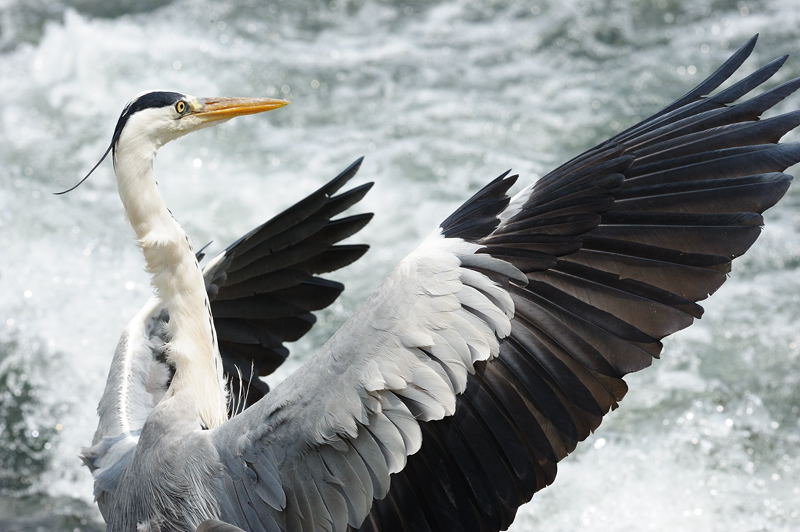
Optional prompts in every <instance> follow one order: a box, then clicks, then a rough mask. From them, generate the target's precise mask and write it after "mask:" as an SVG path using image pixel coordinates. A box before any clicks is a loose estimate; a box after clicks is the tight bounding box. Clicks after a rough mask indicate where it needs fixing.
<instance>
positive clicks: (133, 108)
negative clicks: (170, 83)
mask: <svg viewBox="0 0 800 532" xmlns="http://www.w3.org/2000/svg"><path fill="white" fill-rule="evenodd" d="M181 98H185V95H184V94H181V93H180V92H166V91H154V92H148V93H146V94H142V95H141V96H139V97H138V98H136V99H135V100H133V101H132V102H130V103H129V104H128V105H126V106H125V109H123V110H122V114H121V115H119V120H117V126H116V127H115V128H114V136H113V137H112V138H111V145H112V146H114V147H116V145H117V141H118V140H119V136H120V135H121V134H122V128H124V127H125V124H127V123H128V119H129V118H130V117H131V116H132V115H133V114H134V113H138V112H139V111H141V110H142V109H150V108H158V107H167V106H169V105H172V104H174V103H176V102H177V101H178V100H180V99H181Z"/></svg>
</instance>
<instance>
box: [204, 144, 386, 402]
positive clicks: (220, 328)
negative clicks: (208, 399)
mask: <svg viewBox="0 0 800 532" xmlns="http://www.w3.org/2000/svg"><path fill="white" fill-rule="evenodd" d="M361 161H362V159H358V160H356V161H355V162H353V163H352V164H351V165H350V166H348V167H347V168H346V169H345V170H344V171H342V172H341V173H340V174H339V175H337V176H336V177H335V178H333V179H332V180H331V181H330V182H328V183H327V184H325V185H324V186H322V187H321V188H319V189H318V190H317V191H315V192H314V193H312V194H311V195H309V196H307V197H306V198H304V199H303V200H301V201H300V202H298V203H296V204H295V205H293V206H291V207H289V208H288V209H286V210H285V211H283V212H282V213H280V214H278V215H277V216H275V217H274V218H272V219H271V220H269V221H267V222H265V223H264V224H262V225H260V226H258V227H256V228H255V229H253V230H252V231H250V232H249V233H247V234H246V235H244V236H243V237H241V238H240V239H239V240H237V241H236V242H234V243H233V244H231V245H230V246H228V248H227V249H226V250H225V251H223V252H222V253H220V254H219V255H217V256H216V257H214V258H213V259H212V260H211V261H210V262H209V263H208V265H207V266H206V267H205V268H204V269H203V275H204V277H205V280H206V289H207V291H208V296H209V300H210V302H211V314H212V316H213V317H214V326H215V328H216V331H217V339H218V342H219V351H220V355H221V356H222V363H223V366H224V369H225V373H226V374H227V375H228V376H229V383H230V393H231V394H232V395H233V401H232V403H233V404H234V405H241V406H245V407H246V406H250V405H251V404H253V403H255V402H256V401H257V400H258V399H260V398H261V397H263V396H264V395H265V394H266V393H267V391H268V388H267V384H266V383H265V382H263V381H261V380H260V379H258V378H257V377H258V376H262V377H263V376H266V375H269V374H270V373H272V372H273V371H275V369H276V368H277V367H278V366H280V365H281V364H282V363H283V361H284V360H285V359H286V357H287V356H288V355H289V350H288V349H287V348H286V346H285V345H284V344H285V343H286V342H293V341H296V340H298V339H300V338H301V337H302V336H303V335H304V334H305V333H306V332H308V330H309V329H310V328H311V327H312V326H313V325H314V323H315V322H316V317H315V316H314V314H313V311H316V310H321V309H323V308H325V307H327V306H328V305H330V304H331V303H333V302H334V301H335V300H336V298H337V297H339V294H341V293H342V290H344V285H343V284H341V283H339V282H336V281H331V280H329V279H325V278H323V277H320V276H319V274H322V273H329V272H333V271H335V270H338V269H339V268H342V267H344V266H347V265H348V264H350V263H352V262H354V261H355V260H357V259H358V258H360V257H361V256H362V255H363V254H364V253H366V251H367V249H369V246H367V245H364V244H338V242H340V241H341V240H344V239H345V238H347V237H349V236H351V235H353V234H355V233H356V232H358V231H359V230H361V228H363V227H364V226H365V225H366V224H367V223H368V222H369V221H370V220H371V219H372V214H371V213H365V214H356V215H351V216H345V217H340V218H335V217H336V216H337V215H339V214H340V213H342V212H343V211H344V210H346V209H348V208H349V207H351V206H353V205H354V204H355V203H357V202H359V201H360V200H361V199H362V198H363V197H364V195H365V194H366V193H367V191H369V189H370V188H371V187H372V183H366V184H363V185H360V186H357V187H355V188H352V189H349V190H346V191H344V192H339V191H340V189H341V188H342V187H343V186H344V185H345V184H346V183H347V182H348V181H349V180H350V179H351V178H352V177H353V176H354V175H355V174H356V172H357V171H358V169H359V167H360V166H361Z"/></svg>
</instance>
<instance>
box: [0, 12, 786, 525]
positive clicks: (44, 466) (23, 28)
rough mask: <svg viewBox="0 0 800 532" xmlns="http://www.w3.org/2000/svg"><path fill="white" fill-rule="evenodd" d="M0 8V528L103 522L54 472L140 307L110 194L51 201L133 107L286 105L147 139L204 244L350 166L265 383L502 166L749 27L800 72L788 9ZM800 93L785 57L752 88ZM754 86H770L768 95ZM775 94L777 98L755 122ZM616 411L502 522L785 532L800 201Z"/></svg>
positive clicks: (554, 151) (522, 166)
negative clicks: (336, 260) (348, 180)
mask: <svg viewBox="0 0 800 532" xmlns="http://www.w3.org/2000/svg"><path fill="white" fill-rule="evenodd" d="M264 4H265V3H263V2H257V1H251V2H248V3H245V4H243V3H237V4H236V5H235V6H233V5H227V3H223V2H212V1H210V0H196V1H189V0H186V1H175V2H169V1H166V0H148V1H145V2H138V3H135V5H136V8H135V11H134V10H132V8H131V7H130V5H131V3H130V2H123V1H122V0H114V1H100V0H67V1H66V2H62V3H57V2H49V1H46V0H24V1H23V0H16V1H15V0H7V1H5V2H2V3H0V54H2V55H0V91H2V94H3V100H4V101H3V104H2V106H0V124H2V128H3V129H2V130H3V133H4V142H2V143H0V158H2V160H3V161H4V171H3V172H2V173H0V182H2V187H0V231H1V232H2V235H3V239H2V242H3V244H4V246H3V263H2V267H1V268H0V280H1V284H0V286H2V290H0V385H2V389H0V398H2V399H1V401H2V402H0V449H1V450H0V453H2V456H0V464H2V466H3V472H2V474H0V483H1V484H0V530H4V531H6V530H8V531H16V530H20V531H22V530H37V529H39V530H101V529H102V528H103V526H102V522H101V520H100V517H99V514H98V512H97V510H96V509H95V508H94V506H93V505H92V502H91V493H92V486H91V478H90V475H89V473H88V472H87V471H86V470H84V469H83V468H82V466H81V465H80V463H79V461H78V459H77V453H78V450H79V448H80V447H81V446H82V445H85V444H87V443H88V442H89V440H90V439H91V435H92V433H93V430H94V426H95V421H96V418H95V413H94V411H95V405H96V401H97V400H98V399H99V397H100V392H101V390H102V387H103V385H104V383H105V374H106V371H107V368H108V364H109V361H110V357H111V353H112V350H113V347H114V345H115V343H116V339H117V336H118V334H119V332H120V331H121V330H122V328H123V326H124V324H125V323H126V321H127V320H128V319H129V318H130V317H131V316H132V315H133V314H134V313H135V312H136V310H138V308H139V306H140V305H141V304H143V303H144V301H145V300H146V298H147V297H148V295H149V285H148V279H147V277H146V276H145V274H144V272H143V268H142V265H143V263H142V259H141V257H140V256H139V252H138V250H137V248H136V247H135V245H134V242H133V237H132V233H131V231H130V230H129V228H128V226H127V222H126V221H125V219H124V217H123V214H122V209H121V207H120V205H119V201H118V199H117V197H116V191H115V188H114V183H113V179H112V175H111V165H110V164H106V165H105V166H103V167H101V169H100V170H98V172H97V174H96V175H94V176H93V177H92V178H91V179H90V180H89V181H88V182H87V183H86V184H85V185H84V186H83V187H81V189H79V190H77V191H76V192H74V193H72V194H70V195H68V196H66V197H53V196H51V195H50V194H49V193H50V192H52V191H56V190H59V189H63V188H66V187H67V186H69V185H71V184H72V183H73V182H74V181H75V180H76V179H77V178H78V177H80V176H81V175H82V173H83V172H84V171H85V170H87V169H88V168H89V167H91V165H92V164H93V163H94V162H95V160H96V159H97V158H98V157H99V155H100V154H101V153H102V152H103V150H104V148H105V147H106V146H107V143H108V140H109V137H110V135H111V130H112V127H113V124H114V122H115V120H116V117H117V115H118V113H119V112H120V110H121V109H122V107H123V105H124V104H125V102H126V101H127V100H128V99H129V98H130V97H131V96H133V95H134V94H136V93H138V92H140V91H142V90H146V89H153V88H166V89H171V90H178V91H182V92H188V93H192V94H195V95H197V96H213V95H230V96H235V95H243V96H267V97H286V98H288V99H290V100H292V101H293V102H294V103H293V105H291V106H290V107H287V108H286V109H282V110H280V111H277V112H274V113H269V114H268V115H265V116H262V117H256V118H242V119H237V120H236V121H235V122H234V123H232V124H228V125H225V126H222V127H219V128H214V129H211V130H207V131H206V132H203V133H198V134H194V135H190V136H189V137H187V138H185V139H182V140H180V141H179V142H176V143H174V144H172V145H169V146H167V147H166V148H165V149H164V150H162V153H161V154H160V157H159V160H158V162H157V168H156V172H157V175H159V177H160V182H161V186H162V191H163V194H164V195H165V197H166V201H167V203H168V204H169V205H170V207H171V209H172V211H173V212H174V213H175V215H176V216H177V217H178V219H179V220H181V222H182V223H183V224H184V226H185V227H186V229H187V231H188V232H189V234H190V235H191V236H192V238H193V240H194V242H195V243H197V244H203V243H205V242H206V241H209V240H213V241H214V243H215V244H214V245H212V248H216V249H217V250H219V249H221V248H222V247H223V246H224V245H226V244H227V243H228V242H230V241H232V240H233V239H234V238H235V237H237V236H238V235H240V234H242V233H243V232H245V231H246V230H248V229H250V228H251V227H252V226H255V225H257V224H258V223H260V222H262V221H264V220H265V219H267V218H268V217H270V216H271V215H272V214H274V213H275V212H276V211H278V210H279V209H281V208H283V207H285V206H287V205H289V204H290V203H291V202H293V201H295V200H297V199H299V198H300V197H302V196H303V195H304V194H306V193H308V192H310V191H311V190H313V189H315V188H316V187H317V186H319V184H321V183H322V182H323V180H326V179H328V178H330V177H332V176H333V175H334V174H335V173H336V172H337V171H338V170H340V169H341V168H343V167H344V166H345V165H346V164H347V163H349V162H350V161H351V160H353V159H355V158H356V157H357V156H359V155H362V154H364V155H366V156H367V159H366V162H365V164H364V166H363V167H362V170H361V173H362V177H361V179H362V180H363V181H366V180H367V179H370V180H375V181H376V182H377V184H376V186H375V188H374V189H373V190H372V191H371V192H370V194H369V195H368V197H367V198H366V200H365V202H364V206H363V209H364V210H370V211H374V212H376V213H377V216H376V217H375V219H374V221H373V222H372V223H371V224H370V225H369V226H368V227H367V228H366V229H365V230H364V231H363V232H362V233H361V234H359V235H358V236H357V237H356V239H357V240H358V241H362V242H367V243H369V244H371V245H372V250H371V251H370V252H369V253H368V254H367V255H366V256H365V257H364V258H363V259H361V260H360V261H359V262H358V263H356V264H354V265H352V266H350V267H348V268H347V269H346V270H345V271H343V272H341V273H339V274H337V275H336V276H335V277H336V278H337V279H339V280H341V281H343V282H345V283H346V285H347V291H346V292H345V294H344V296H343V297H342V298H341V299H340V301H338V302H337V303H336V304H335V305H333V306H332V307H331V308H329V309H327V310H326V311H324V312H322V313H321V316H320V320H319V322H318V325H317V326H316V327H315V329H314V330H312V332H311V333H310V334H309V336H308V337H307V338H305V339H303V340H302V341H301V342H300V343H299V344H298V345H296V346H293V353H292V358H291V359H290V362H289V363H287V365H286V368H282V370H281V372H280V375H278V376H276V377H277V378H280V376H281V375H285V374H286V372H287V371H289V370H291V369H292V368H294V367H296V365H297V363H298V361H301V360H303V359H304V358H305V357H308V356H309V355H310V353H312V352H313V351H314V350H315V349H316V348H317V347H318V346H319V345H320V344H321V343H322V342H323V341H324V340H325V338H326V337H327V336H328V335H330V333H331V332H332V331H333V330H335V328H336V327H337V326H338V325H339V324H340V323H341V322H342V320H344V319H345V318H346V316H347V315H348V314H349V313H350V312H351V311H352V310H353V308H354V307H355V305H356V304H357V302H358V301H359V300H361V299H362V298H363V297H364V296H365V294H366V293H367V292H368V291H369V290H370V289H372V288H373V287H374V286H376V284H377V283H378V282H379V280H380V279H381V278H382V277H383V275H385V273H386V272H387V271H388V270H389V269H390V267H391V266H392V265H393V264H394V263H395V262H396V261H397V260H398V259H399V258H400V257H401V256H402V255H403V254H405V253H406V252H407V251H408V250H409V249H411V248H412V247H413V246H414V244H415V243H416V242H418V241H419V240H420V239H421V238H422V236H423V235H425V234H427V233H428V232H429V231H430V230H431V229H432V228H433V227H434V226H435V224H437V223H438V222H439V221H440V220H441V219H442V218H443V217H444V214H445V213H447V212H449V211H450V210H451V209H453V208H454V207H455V206H457V205H458V204H459V203H460V202H461V201H463V200H464V199H465V198H467V197H468V196H469V195H470V194H471V193H472V192H474V191H475V190H476V189H477V188H478V187H479V186H481V185H482V184H483V183H485V182H486V181H488V180H489V179H491V178H492V177H494V176H496V175H498V174H499V173H501V172H502V171H504V170H506V169H507V168H513V169H514V170H515V171H517V172H519V173H520V174H521V176H522V178H521V181H526V180H533V179H536V178H537V177H539V176H541V175H542V174H544V173H545V172H546V171H547V170H549V169H550V168H552V167H554V166H556V165H557V164H558V163H559V162H561V161H563V160H566V159H568V158H569V157H571V156H572V155H574V154H575V153H577V152H579V151H581V150H583V149H585V148H587V147H589V146H591V145H593V144H594V143H596V142H598V141H600V140H602V139H603V138H605V137H607V136H608V135H610V134H612V133H613V132H614V131H617V130H619V129H621V128H622V127H624V126H626V125H629V124H631V123H632V122H634V121H636V120H637V119H639V118H642V117H643V116H644V115H645V114H646V113H648V112H652V111H655V110H656V109H657V108H659V107H660V106H662V105H664V104H666V103H667V102H668V101H670V100H671V99H673V98H675V97H677V96H679V95H680V94H682V93H683V92H685V90H686V89H688V88H689V87H690V86H691V85H692V84H694V83H696V82H697V81H699V80H700V79H702V77H703V76H705V75H706V74H707V73H709V72H710V71H711V70H712V69H713V68H715V67H716V66H717V64H718V63H720V62H721V61H722V60H724V59H725V58H726V57H727V55H728V54H729V53H730V52H731V51H732V49H733V48H735V47H737V46H738V45H739V44H741V43H743V42H744V41H745V40H746V39H747V38H748V37H750V36H751V35H752V34H753V33H756V32H761V33H762V37H761V40H760V43H759V46H758V48H757V49H756V52H755V54H754V58H753V59H751V60H750V61H749V62H748V63H747V64H748V65H750V66H751V67H754V66H756V65H758V64H763V63H764V62H765V61H767V60H769V59H771V58H773V57H775V56H778V55H781V54H784V53H796V54H798V55H800V33H798V31H797V29H796V28H798V27H800V11H798V10H797V8H796V5H795V2H794V0H777V1H772V2H758V1H753V2H748V1H730V0H721V1H720V0H713V1H712V0H702V1H699V2H698V1H689V0H685V1H680V0H669V1H667V0H636V1H634V2H623V1H621V0H566V1H555V0H541V1H512V0H497V1H491V2H484V1H477V0H476V1H466V0H442V1H437V2H425V1H421V0H416V1H415V0H405V1H400V0H395V1H384V2H377V1H376V2H368V1H366V0H364V1H356V0H352V1H347V0H341V1H336V0H328V1H323V0H302V1H300V0H293V1H288V0H285V1H280V2H271V3H270V5H264ZM797 75H800V58H794V60H790V61H789V63H788V64H787V65H786V67H784V69H783V70H782V71H781V72H780V73H779V74H778V75H777V76H776V80H775V82H776V83H777V82H780V81H784V80H786V79H789V78H790V77H794V76H797ZM771 83H772V82H771ZM799 103H800V102H799V101H798V98H797V97H795V98H793V99H790V101H789V102H788V103H787V104H785V105H784V106H783V107H781V108H780V109H778V112H782V111H786V110H788V109H789V108H790V107H791V106H793V107H795V108H796V107H797V106H798V104H799ZM766 220H767V228H766V230H765V231H764V234H763V235H762V237H761V239H760V240H759V242H758V243H757V244H756V245H755V246H754V247H753V248H752V249H751V251H750V253H749V254H748V255H746V256H745V257H744V258H743V259H741V260H739V261H738V262H737V263H736V264H735V265H734V273H733V275H732V277H731V279H730V280H729V282H728V283H727V284H726V286H725V287H723V288H722V289H721V290H720V291H719V292H718V293H717V294H716V295H715V296H714V297H713V298H711V300H710V301H708V302H707V303H706V305H705V307H706V310H707V312H706V317H704V318H703V319H702V320H701V321H700V322H698V323H697V324H695V325H694V326H693V327H691V328H690V329H688V330H687V331H684V332H682V333H679V334H677V335H676V336H675V337H674V338H672V339H669V340H667V341H666V347H665V351H664V354H663V359H662V360H661V361H659V362H657V363H656V364H655V365H654V367H653V368H651V369H649V370H647V371H644V372H642V373H641V374H636V375H632V376H630V377H629V378H628V379H627V381H628V383H629V385H630V390H631V391H630V392H629V394H628V397H627V398H626V399H625V401H624V402H623V404H622V408H620V409H619V410H618V411H617V412H614V413H612V414H611V415H609V416H608V418H607V420H606V421H605V422H604V423H603V425H602V426H601V427H600V428H599V429H598V431H597V433H596V434H595V435H594V436H592V437H591V438H589V440H588V441H586V442H584V443H583V444H581V445H579V447H578V450H577V452H576V453H575V454H574V455H573V456H571V457H569V458H567V459H566V460H564V461H563V462H562V463H561V465H560V467H559V469H560V471H559V475H558V478H557V479H556V482H555V484H554V486H552V487H550V488H548V489H546V490H544V491H542V492H540V493H539V494H537V495H536V496H535V497H534V500H533V501H532V502H531V503H529V504H528V505H526V506H524V507H523V508H522V509H521V510H520V511H519V514H518V518H517V521H516V523H515V524H514V526H513V527H512V529H513V530H515V531H524V530H543V529H546V530H564V531H566V530H575V529H580V530H598V531H599V530H603V531H627V530H637V531H640V530H676V529H677V530H720V531H722V530H724V531H731V530H741V531H745V530H747V531H752V530H770V531H776V530H786V531H788V530H796V529H798V528H800V506H798V504H797V501H798V500H800V484H798V482H797V478H800V455H798V452H797V449H798V448H800V425H798V419H800V391H799V390H800V371H798V370H797V366H798V362H800V328H798V327H797V320H798V316H800V258H798V257H800V189H799V188H798V187H797V185H795V186H794V187H793V188H792V189H791V190H790V192H789V195H788V196H787V198H785V199H784V201H783V202H782V203H781V204H780V205H779V206H777V207H776V208H775V209H773V210H772V211H770V212H769V213H768V214H767V216H766Z"/></svg>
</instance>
